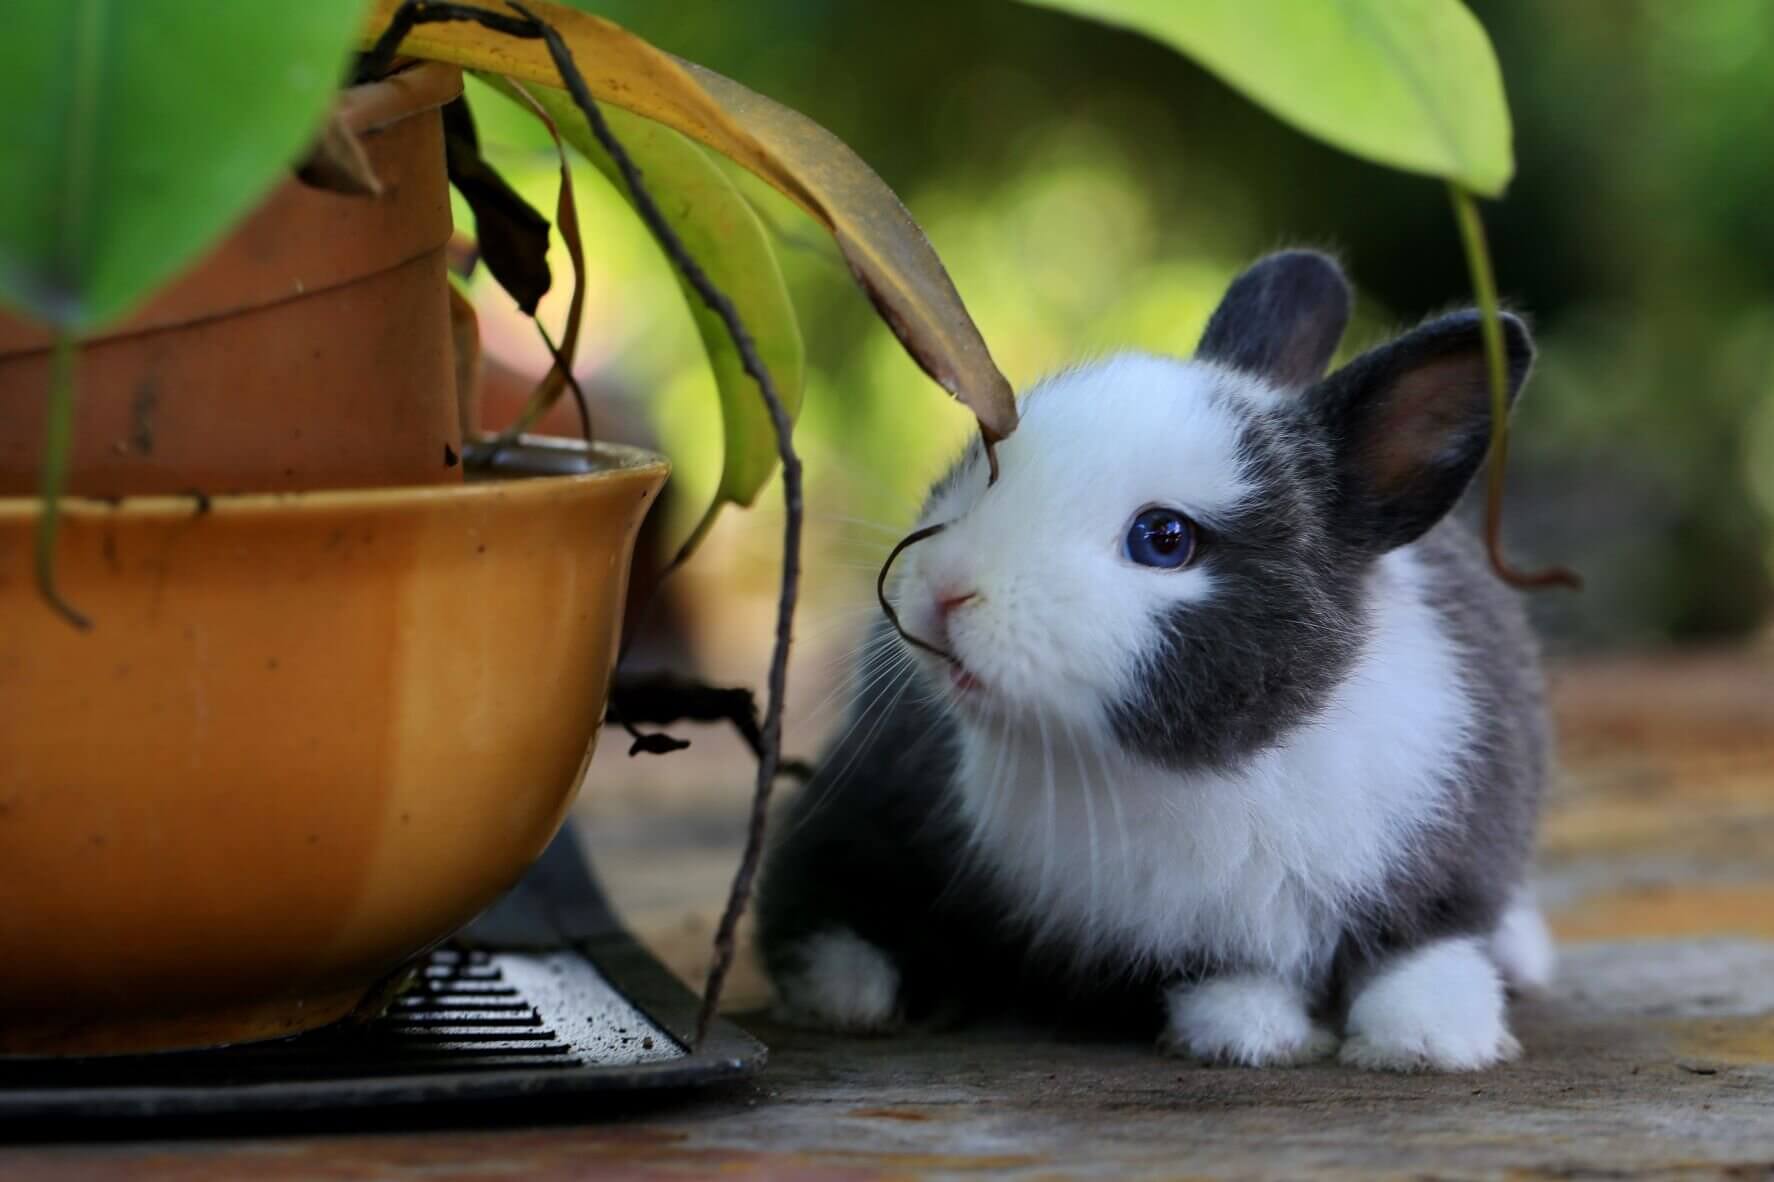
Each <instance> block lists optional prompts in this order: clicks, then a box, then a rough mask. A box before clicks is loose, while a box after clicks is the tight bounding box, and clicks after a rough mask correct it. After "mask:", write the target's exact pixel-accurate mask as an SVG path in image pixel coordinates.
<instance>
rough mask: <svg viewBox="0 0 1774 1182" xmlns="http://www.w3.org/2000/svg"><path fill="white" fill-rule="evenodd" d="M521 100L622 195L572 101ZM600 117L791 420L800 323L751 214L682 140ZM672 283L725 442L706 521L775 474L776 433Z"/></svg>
mask: <svg viewBox="0 0 1774 1182" xmlns="http://www.w3.org/2000/svg"><path fill="white" fill-rule="evenodd" d="M477 77H479V78H480V80H481V81H483V82H485V83H487V84H488V85H489V86H491V87H493V88H494V89H495V90H498V91H499V92H500V93H502V94H505V95H506V96H507V97H508V98H514V97H515V96H513V95H512V92H511V84H510V83H509V82H507V81H505V80H504V79H502V78H499V77H497V76H495V75H477ZM529 95H530V97H531V98H532V99H534V100H535V102H536V104H537V105H538V106H540V107H541V108H542V109H543V110H544V111H546V112H547V113H548V116H549V118H550V119H552V120H554V124H555V126H556V127H557V128H558V129H559V130H560V134H561V136H562V137H563V138H564V139H565V140H566V141H567V142H568V143H569V144H572V145H573V147H574V148H575V149H577V150H578V151H579V152H580V153H581V154H582V155H583V156H584V157H585V158H586V159H587V160H588V161H590V162H591V164H592V165H593V166H594V167H595V168H597V170H598V171H599V172H601V173H603V174H604V176H605V177H607V178H608V179H609V181H610V183H611V184H613V185H615V186H616V189H617V191H618V192H621V193H622V194H623V195H624V196H625V197H626V196H628V190H627V187H626V186H625V185H624V183H623V180H622V175H621V173H620V171H619V170H618V169H617V167H616V162H615V161H614V160H612V159H611V158H610V155H609V153H607V152H605V151H604V150H603V147H602V146H601V145H600V144H599V143H598V142H597V139H596V137H594V136H593V135H592V132H591V125H590V124H589V123H587V122H586V119H585V116H584V115H583V114H582V113H581V112H580V111H579V108H578V107H576V106H574V105H573V100H572V98H571V97H569V96H568V95H567V93H566V92H565V91H561V90H555V89H551V88H549V87H542V86H537V87H531V88H529ZM604 117H605V118H606V119H607V120H609V123H610V130H611V131H613V132H615V133H616V138H617V139H618V140H620V141H621V143H622V146H623V148H624V149H626V150H627V152H628V154H629V155H630V156H631V157H633V158H634V162H635V164H636V165H638V166H639V167H640V170H641V173H642V174H643V175H644V176H645V177H646V178H647V186H648V188H649V189H651V190H652V192H653V194H654V196H655V197H656V198H657V199H658V201H659V209H660V212H661V213H662V214H664V215H665V220H666V221H667V222H669V223H670V224H671V227H672V229H673V230H675V231H676V232H677V235H678V237H679V238H680V239H682V240H683V243H684V247H685V248H686V249H687V250H688V251H689V252H690V257H691V258H693V259H695V260H696V261H697V262H698V263H699V264H701V266H702V269H703V270H704V271H706V272H707V273H708V277H709V278H710V279H712V280H714V283H715V286H716V287H719V288H720V289H721V290H722V291H723V292H725V293H726V294H727V297H728V298H729V299H731V300H732V301H733V304H734V306H735V307H736V308H738V309H739V315H740V318H741V319H742V320H744V322H745V326H746V328H747V329H748V330H750V332H751V334H752V337H753V339H754V340H755V341H756V343H757V346H758V355H759V356H760V357H761V358H762V359H763V361H764V365H765V367H766V368H767V369H769V371H770V376H771V378H772V379H773V380H774V381H775V383H776V391H777V394H778V395H779V396H780V397H781V398H782V401H783V404H784V406H785V408H786V409H787V410H788V412H789V414H790V415H791V416H793V415H796V414H798V413H799V412H800V408H801V393H802V385H803V381H804V363H805V357H804V353H803V350H802V344H801V329H800V322H799V321H798V320H797V319H796V317H795V309H794V304H793V303H791V302H790V300H789V295H788V287H787V285H786V284H785V283H784V282H783V279H782V268H781V266H780V265H779V264H778V263H777V259H776V251H775V249H774V248H773V247H772V246H771V244H770V237H769V235H768V233H767V232H766V231H765V229H764V225H763V223H762V222H761V221H759V220H758V215H757V214H756V213H754V212H753V211H752V207H751V205H750V203H749V202H747V201H746V199H745V197H744V196H743V195H742V194H741V193H740V192H739V190H738V188H737V187H736V186H735V185H734V184H733V182H732V181H731V180H729V179H728V178H727V174H726V173H725V172H723V171H722V170H721V168H720V166H719V165H718V164H716V163H715V162H714V160H713V159H711V158H710V156H709V155H708V153H707V152H705V151H704V150H703V149H702V148H700V147H698V146H697V145H696V144H695V143H693V142H692V141H691V140H689V139H688V138H686V137H685V136H682V135H680V134H678V133H677V132H675V131H673V130H671V129H670V128H669V127H665V126H663V125H662V124H659V123H655V122H653V121H652V120H650V119H643V118H641V117H640V116H638V115H631V114H629V113H628V112H627V111H624V110H621V109H620V108H616V107H605V109H604ZM630 200H632V198H630ZM678 282H679V285H680V286H682V287H683V289H684V298H685V299H686V300H687V301H688V302H689V305H690V312H691V314H692V315H693V316H694V317H695V320H696V329H697V331H698V332H699V333H701V334H702V344H703V347H704V348H705V349H706V350H707V352H708V359H709V364H710V365H711V366H712V367H713V370H714V378H715V386H716V388H717V389H718V391H719V393H720V403H721V425H722V428H723V430H724V432H725V439H726V443H725V458H724V461H723V464H722V469H721V480H720V485H719V487H718V488H717V489H716V491H715V501H714V505H713V506H712V507H711V508H710V511H709V513H710V516H709V518H707V519H706V520H705V523H704V524H706V523H707V521H712V519H713V514H714V513H715V512H717V511H718V510H719V509H720V507H721V505H723V504H727V503H732V504H738V505H749V504H751V503H752V502H753V501H754V500H755V499H757V495H758V492H759V491H760V490H761V489H762V488H763V487H764V484H765V482H766V481H768V480H769V479H770V474H771V473H772V472H774V471H775V470H776V432H775V429H774V428H773V426H772V425H771V422H770V413H769V411H768V409H767V408H766V407H765V405H764V400H763V398H762V397H761V396H760V395H759V393H758V388H757V384H756V383H755V382H753V381H752V380H751V378H750V376H748V375H747V374H746V372H745V370H744V368H743V367H742V365H741V364H740V360H739V351H738V350H737V349H736V348H734V345H733V338H732V336H731V335H729V334H728V332H727V329H726V326H725V325H724V324H723V323H722V321H721V318H720V317H719V316H717V315H715V313H714V312H712V311H710V310H709V308H708V306H707V305H706V304H704V303H703V302H702V300H701V298H700V297H699V296H697V295H696V293H695V292H694V291H692V290H691V289H690V287H689V285H688V284H686V283H684V281H683V277H682V276H679V277H678ZM700 532H701V530H700V529H699V530H698V533H700Z"/></svg>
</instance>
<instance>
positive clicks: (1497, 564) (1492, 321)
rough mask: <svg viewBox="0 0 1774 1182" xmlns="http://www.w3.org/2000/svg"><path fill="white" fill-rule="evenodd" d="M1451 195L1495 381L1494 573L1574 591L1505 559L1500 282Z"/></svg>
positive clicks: (1472, 206)
mask: <svg viewBox="0 0 1774 1182" xmlns="http://www.w3.org/2000/svg"><path fill="white" fill-rule="evenodd" d="M1448 194H1449V196H1450V197H1451V198H1452V199H1453V203H1454V221H1455V222H1456V223H1457V224H1458V225H1459V227H1460V244H1461V246H1463V247H1464V248H1465V250H1466V266H1467V269H1468V270H1470V271H1471V272H1472V289H1473V293H1474V295H1475V296H1476V297H1477V299H1478V311H1479V317H1480V325H1481V329H1482V332H1483V335H1484V349H1485V363H1486V365H1485V368H1486V369H1487V370H1488V371H1489V374H1490V380H1491V460H1490V466H1489V467H1488V468H1487V469H1486V472H1485V513H1484V542H1485V550H1486V551H1487V552H1488V553H1489V555H1490V559H1491V569H1492V570H1494V571H1496V572H1497V577H1498V578H1500V579H1502V580H1503V581H1504V582H1506V583H1508V584H1509V585H1510V586H1512V587H1523V588H1538V587H1568V588H1570V589H1571V590H1573V591H1574V590H1577V589H1578V588H1580V587H1582V585H1583V582H1582V580H1581V579H1579V578H1578V577H1577V575H1576V573H1575V572H1573V571H1569V570H1566V569H1565V568H1563V567H1549V568H1547V569H1545V570H1540V571H1531V572H1530V571H1521V570H1517V569H1516V568H1515V567H1513V566H1511V565H1510V563H1509V560H1508V558H1506V557H1504V554H1503V481H1504V474H1505V473H1506V472H1507V471H1508V470H1509V365H1508V361H1507V359H1506V358H1505V356H1504V351H1503V322H1502V321H1501V320H1500V319H1499V317H1498V305H1497V280H1496V277H1495V275H1494V274H1493V273H1492V271H1491V254H1490V250H1489V248H1488V247H1487V246H1486V245H1485V236H1484V221H1483V220H1482V219H1481V218H1480V217H1479V213H1478V202H1477V201H1475V200H1474V199H1473V197H1472V194H1471V193H1469V192H1467V191H1466V190H1465V189H1463V188H1461V187H1460V186H1459V185H1457V184H1450V185H1449V186H1448Z"/></svg>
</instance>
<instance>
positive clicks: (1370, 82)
mask: <svg viewBox="0 0 1774 1182" xmlns="http://www.w3.org/2000/svg"><path fill="white" fill-rule="evenodd" d="M1026 2H1027V3H1031V4H1036V5H1039V6H1041V7H1044V8H1054V9H1059V10H1062V11H1065V12H1070V13H1074V14H1077V15H1080V16H1087V17H1092V18H1094V19H1096V20H1100V21H1103V22H1105V23H1107V24H1112V25H1120V26H1123V27H1125V28H1129V29H1133V30H1136V31H1138V32H1140V33H1144V34H1145V35H1146V36H1148V37H1151V38H1152V39H1154V40H1156V41H1159V42H1162V43H1163V44H1165V45H1169V46H1170V47H1172V48H1173V49H1176V50H1177V51H1178V52H1180V53H1182V54H1184V55H1186V56H1188V57H1190V58H1193V59H1194V60H1195V61H1197V62H1200V63H1201V64H1202V65H1203V66H1205V67H1206V68H1207V69H1209V70H1211V71H1213V72H1214V73H1215V74H1218V75H1219V76H1220V77H1221V78H1222V79H1224V80H1225V81H1226V82H1227V83H1228V84H1229V85H1231V86H1232V87H1234V88H1235V89H1237V90H1239V91H1241V92H1243V93H1244V95H1245V96H1246V97H1248V98H1249V99H1251V101H1253V102H1255V103H1257V104H1258V105H1260V106H1262V107H1264V108H1266V109H1268V110H1269V111H1270V112H1271V113H1272V114H1274V115H1276V116H1277V117H1279V118H1281V119H1283V120H1285V121H1287V122H1288V123H1291V124H1292V125H1293V126H1294V127H1296V128H1298V129H1299V130H1301V131H1303V132H1305V133H1306V134H1308V135H1311V136H1315V137H1317V138H1318V139H1321V140H1323V141H1325V142H1326V143H1328V144H1332V145H1334V146H1335V147H1338V148H1341V149H1343V150H1344V151H1346V152H1350V153H1352V154H1354V155H1356V156H1361V157H1363V158H1365V159H1368V160H1373V161H1375V162H1377V163H1380V164H1386V165H1390V166H1392V167H1394V168H1401V169H1404V170H1406V171H1409V172H1422V173H1428V174H1430V175H1432V176H1438V177H1443V178H1445V179H1448V180H1453V181H1457V182H1459V183H1460V184H1461V185H1463V186H1465V187H1466V188H1468V189H1471V190H1473V191H1474V192H1477V193H1483V194H1486V195H1488V196H1496V195H1497V194H1499V193H1501V192H1502V191H1503V188H1504V186H1505V185H1507V184H1508V183H1509V178H1510V176H1511V175H1512V174H1513V173H1514V171H1515V161H1514V156H1513V153H1512V150H1511V147H1510V126H1509V105H1508V103H1507V101H1506V100H1505V98H1504V96H1503V78H1502V73H1501V72H1500V71H1499V69H1498V68H1497V57H1496V54H1495V53H1494V52H1493V51H1492V49H1491V42H1490V38H1488V37H1487V36H1486V35H1485V31H1484V27H1483V26H1482V25H1480V24H1479V23H1478V20H1477V18H1476V17H1474V16H1473V15H1472V13H1470V12H1468V11H1467V9H1466V7H1465V5H1463V4H1461V3H1460V0H1026Z"/></svg>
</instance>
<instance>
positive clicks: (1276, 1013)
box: [1159, 975, 1337, 1067]
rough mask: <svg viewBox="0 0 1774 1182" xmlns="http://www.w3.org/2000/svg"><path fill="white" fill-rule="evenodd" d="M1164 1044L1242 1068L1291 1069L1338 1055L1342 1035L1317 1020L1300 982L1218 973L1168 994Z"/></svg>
mask: <svg viewBox="0 0 1774 1182" xmlns="http://www.w3.org/2000/svg"><path fill="white" fill-rule="evenodd" d="M1164 1005H1165V1011H1166V1013H1167V1014H1168V1016H1169V1017H1168V1021H1167V1022H1166V1024H1165V1030H1164V1035H1163V1037H1162V1038H1161V1039H1160V1040H1159V1045H1160V1046H1161V1047H1163V1048H1164V1049H1165V1050H1167V1051H1170V1052H1171V1053H1173V1054H1182V1055H1189V1056H1192V1057H1193V1058H1197V1059H1203V1060H1206V1061H1207V1062H1209V1063H1229V1064H1233V1065H1236V1066H1239V1067H1289V1066H1293V1065H1296V1064H1300V1063H1310V1062H1311V1061H1313V1060H1314V1059H1322V1058H1325V1057H1326V1056H1328V1055H1332V1054H1335V1053H1336V1050H1337V1036H1336V1035H1334V1034H1332V1033H1331V1032H1330V1031H1328V1030H1326V1029H1324V1028H1323V1027H1322V1026H1316V1025H1314V1024H1313V1022H1312V1018H1311V1015H1310V1014H1309V1013H1308V1012H1307V999H1306V994H1305V991H1304V990H1303V989H1301V988H1300V987H1299V986H1298V985H1297V984H1293V983H1291V982H1287V981H1281V980H1277V979H1275V978H1273V977H1259V976H1251V975H1237V976H1223V977H1213V978H1210V979H1208V980H1206V981H1202V982H1200V983H1199V984H1194V985H1184V986H1178V987H1177V988H1174V989H1172V990H1170V992H1168V993H1167V994H1165V997H1164Z"/></svg>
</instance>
